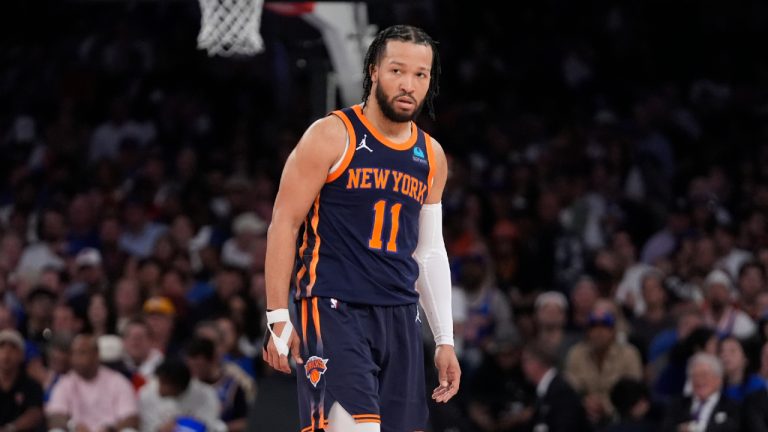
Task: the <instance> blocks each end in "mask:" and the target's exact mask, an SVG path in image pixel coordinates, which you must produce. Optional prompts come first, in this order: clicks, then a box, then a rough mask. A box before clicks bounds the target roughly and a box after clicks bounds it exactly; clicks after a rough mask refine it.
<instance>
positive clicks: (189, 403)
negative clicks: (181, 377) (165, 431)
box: [139, 378, 226, 432]
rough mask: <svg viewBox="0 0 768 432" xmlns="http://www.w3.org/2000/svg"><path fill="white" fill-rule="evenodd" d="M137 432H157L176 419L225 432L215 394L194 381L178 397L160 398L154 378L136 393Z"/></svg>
mask: <svg viewBox="0 0 768 432" xmlns="http://www.w3.org/2000/svg"><path fill="white" fill-rule="evenodd" d="M139 408H140V410H141V411H140V413H141V414H140V415H141V432H157V430H158V429H159V428H160V427H161V426H163V425H164V424H166V423H168V422H171V421H173V420H174V419H176V418H178V417H194V418H195V419H197V420H199V421H200V422H202V423H204V424H205V425H206V428H207V430H209V431H212V432H219V431H222V432H223V431H225V430H226V425H225V424H224V423H223V422H222V421H221V420H219V412H220V410H221V406H220V403H219V399H218V397H217V396H216V391H215V390H214V389H213V387H211V386H210V385H208V384H205V383H203V382H201V381H199V380H197V379H195V378H192V380H190V382H189V386H188V387H187V389H186V390H185V391H184V392H183V393H181V394H180V395H179V396H178V397H162V396H160V392H159V384H158V381H157V379H153V380H152V381H150V382H149V383H148V384H147V385H145V386H144V387H142V389H141V391H140V392H139Z"/></svg>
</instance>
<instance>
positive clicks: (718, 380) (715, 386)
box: [662, 353, 741, 432]
mask: <svg viewBox="0 0 768 432" xmlns="http://www.w3.org/2000/svg"><path fill="white" fill-rule="evenodd" d="M688 376H689V378H690V380H691V383H692V385H693V387H692V389H693V392H692V394H691V395H690V396H683V397H679V398H677V399H676V400H675V401H674V402H673V403H672V404H671V405H670V406H669V408H668V409H667V414H666V418H665V419H664V425H663V427H662V431H663V432H680V431H686V432H689V431H702V430H704V431H709V430H711V431H722V432H737V431H740V430H741V423H740V421H741V416H740V412H739V408H738V406H737V405H735V404H734V403H733V402H731V401H730V400H728V399H727V398H725V397H722V396H721V393H720V391H721V390H722V386H723V368H722V365H721V364H720V361H719V360H718V359H717V357H715V356H713V355H711V354H706V353H699V354H696V355H694V356H693V357H692V358H691V361H690V364H689V366H688Z"/></svg>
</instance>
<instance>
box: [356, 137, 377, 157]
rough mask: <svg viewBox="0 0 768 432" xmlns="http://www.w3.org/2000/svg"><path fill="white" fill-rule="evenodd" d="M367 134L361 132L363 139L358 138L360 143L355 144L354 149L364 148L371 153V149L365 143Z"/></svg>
mask: <svg viewBox="0 0 768 432" xmlns="http://www.w3.org/2000/svg"><path fill="white" fill-rule="evenodd" d="M367 136H368V134H363V139H361V140H360V144H358V145H357V148H356V149H355V151H358V150H360V149H361V148H364V149H366V150H368V151H369V152H371V153H373V149H372V148H370V147H368V144H366V143H365V138H366V137H367Z"/></svg>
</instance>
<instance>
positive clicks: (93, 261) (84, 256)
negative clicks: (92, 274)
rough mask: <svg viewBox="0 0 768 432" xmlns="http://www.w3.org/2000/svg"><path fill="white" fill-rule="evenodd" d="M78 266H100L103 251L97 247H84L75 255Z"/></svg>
mask: <svg viewBox="0 0 768 432" xmlns="http://www.w3.org/2000/svg"><path fill="white" fill-rule="evenodd" d="M75 264H76V265H77V266H78V267H98V266H100V265H101V252H99V250H98V249H95V248H84V249H82V250H81V251H80V252H78V253H77V256H75Z"/></svg>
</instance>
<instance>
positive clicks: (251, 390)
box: [193, 320, 256, 403]
mask: <svg viewBox="0 0 768 432" xmlns="http://www.w3.org/2000/svg"><path fill="white" fill-rule="evenodd" d="M225 327H226V326H222V325H221V324H220V321H219V320H205V321H200V322H198V323H197V325H196V326H195V331H194V334H193V337H198V338H202V339H208V340H209V341H211V342H213V345H214V347H215V348H216V361H217V363H218V364H219V365H220V366H221V369H222V371H223V374H224V375H226V376H228V377H229V378H231V379H233V380H234V381H236V382H237V383H238V385H239V386H240V387H241V388H242V389H243V390H244V391H245V396H246V398H247V400H248V402H249V403H250V402H252V401H253V399H254V398H255V397H256V382H255V381H254V380H253V378H252V377H251V373H252V372H253V366H252V364H251V365H250V366H249V365H246V366H245V367H243V366H241V365H240V363H241V362H235V361H233V360H232V358H231V356H230V354H229V351H227V334H226V329H225ZM249 370H250V372H248V371H249Z"/></svg>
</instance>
